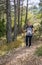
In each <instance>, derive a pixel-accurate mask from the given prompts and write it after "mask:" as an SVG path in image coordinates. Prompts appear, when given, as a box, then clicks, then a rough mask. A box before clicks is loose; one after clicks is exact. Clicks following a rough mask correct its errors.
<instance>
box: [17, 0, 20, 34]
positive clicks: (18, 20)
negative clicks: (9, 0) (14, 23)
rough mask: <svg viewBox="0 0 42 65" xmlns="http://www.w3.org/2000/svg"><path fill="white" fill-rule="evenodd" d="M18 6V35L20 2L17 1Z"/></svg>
mask: <svg viewBox="0 0 42 65" xmlns="http://www.w3.org/2000/svg"><path fill="white" fill-rule="evenodd" d="M17 6H18V33H20V0H18V1H17Z"/></svg>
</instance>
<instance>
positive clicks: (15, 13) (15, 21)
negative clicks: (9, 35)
mask: <svg viewBox="0 0 42 65" xmlns="http://www.w3.org/2000/svg"><path fill="white" fill-rule="evenodd" d="M16 6H17V5H16V0H14V37H13V40H16V38H17V9H16Z"/></svg>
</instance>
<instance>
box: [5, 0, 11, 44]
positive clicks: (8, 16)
mask: <svg viewBox="0 0 42 65" xmlns="http://www.w3.org/2000/svg"><path fill="white" fill-rule="evenodd" d="M6 19H7V22H6V39H7V42H8V43H9V42H12V30H11V29H12V28H11V6H10V0H6Z"/></svg>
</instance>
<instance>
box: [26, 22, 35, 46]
mask: <svg viewBox="0 0 42 65" xmlns="http://www.w3.org/2000/svg"><path fill="white" fill-rule="evenodd" d="M33 33H34V30H33V25H32V24H31V23H30V22H27V25H26V46H28V45H29V47H30V46H31V40H32V36H33Z"/></svg>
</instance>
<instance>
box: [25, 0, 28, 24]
mask: <svg viewBox="0 0 42 65" xmlns="http://www.w3.org/2000/svg"><path fill="white" fill-rule="evenodd" d="M27 16H28V0H27V6H26V17H25V24H26V22H27Z"/></svg>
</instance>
